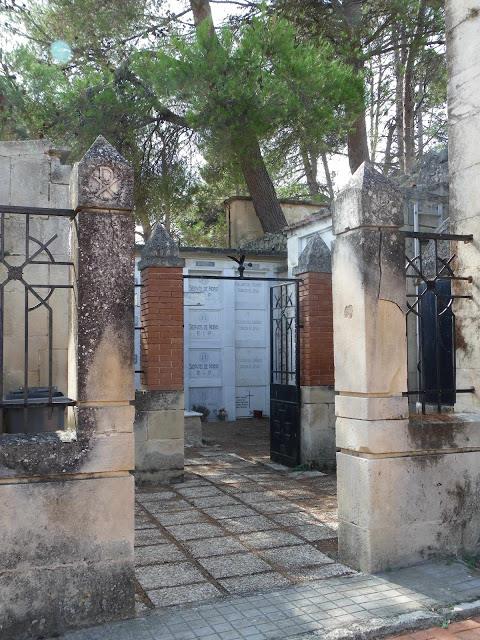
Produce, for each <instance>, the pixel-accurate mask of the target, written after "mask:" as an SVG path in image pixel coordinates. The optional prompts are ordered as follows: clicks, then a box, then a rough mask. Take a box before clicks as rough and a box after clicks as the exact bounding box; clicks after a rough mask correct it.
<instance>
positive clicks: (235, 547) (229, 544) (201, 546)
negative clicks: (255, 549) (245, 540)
mask: <svg viewBox="0 0 480 640" xmlns="http://www.w3.org/2000/svg"><path fill="white" fill-rule="evenodd" d="M185 546H186V547H187V549H188V550H189V551H190V553H191V554H192V556H193V557H194V558H210V557H212V556H223V555H227V554H230V553H239V552H245V551H246V550H247V549H246V548H245V547H244V546H243V545H241V544H240V542H238V540H236V539H235V538H228V537H226V538H210V539H209V540H193V541H191V542H185Z"/></svg>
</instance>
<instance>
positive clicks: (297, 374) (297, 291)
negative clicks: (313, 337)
mask: <svg viewBox="0 0 480 640" xmlns="http://www.w3.org/2000/svg"><path fill="white" fill-rule="evenodd" d="M295 369H296V372H295V383H296V387H297V389H298V393H300V382H301V381H300V283H299V282H297V283H296V286H295ZM298 402H300V396H299V397H298ZM299 434H300V431H299Z"/></svg>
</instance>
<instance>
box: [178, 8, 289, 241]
mask: <svg viewBox="0 0 480 640" xmlns="http://www.w3.org/2000/svg"><path fill="white" fill-rule="evenodd" d="M190 7H191V9H192V13H193V18H194V22H195V26H196V27H199V26H200V25H201V24H202V23H203V22H204V20H208V21H209V23H210V25H211V26H210V27H209V32H210V36H211V37H210V38H209V40H210V43H211V46H212V47H213V46H217V47H219V46H220V43H219V42H218V39H217V37H216V34H215V29H214V26H213V21H212V12H211V9H210V2H209V0H190ZM212 50H213V49H212ZM220 81H223V80H220ZM235 151H236V152H237V153H236V155H237V157H238V161H239V164H240V168H241V170H242V173H243V177H244V179H245V182H246V185H247V188H248V191H249V193H250V197H251V198H252V202H253V206H254V209H255V212H256V214H257V216H258V219H259V220H260V224H261V225H262V229H263V230H264V231H265V232H271V233H275V232H278V231H280V230H281V229H283V228H284V227H286V226H287V220H286V218H285V216H284V214H283V211H282V208H281V206H280V203H279V201H278V198H277V194H276V192H275V187H274V186H273V182H272V180H271V178H270V175H269V173H268V171H267V167H266V166H265V162H264V160H263V156H262V151H261V149H260V144H259V142H258V140H257V138H256V136H254V135H253V134H250V135H249V134H248V132H246V133H245V138H244V140H242V147H241V149H240V150H238V149H237V150H235V149H234V152H235Z"/></svg>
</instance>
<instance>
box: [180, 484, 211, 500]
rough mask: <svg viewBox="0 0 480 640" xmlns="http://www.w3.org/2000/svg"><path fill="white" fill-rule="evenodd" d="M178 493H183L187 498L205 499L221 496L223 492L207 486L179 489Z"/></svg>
mask: <svg viewBox="0 0 480 640" xmlns="http://www.w3.org/2000/svg"><path fill="white" fill-rule="evenodd" d="M177 491H178V493H181V494H182V496H184V497H185V498H205V497H207V496H219V495H221V492H220V491H219V490H218V489H216V488H215V487H213V486H212V485H207V486H204V487H187V488H186V489H182V488H180V489H177Z"/></svg>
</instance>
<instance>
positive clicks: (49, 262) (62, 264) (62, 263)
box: [28, 260, 74, 267]
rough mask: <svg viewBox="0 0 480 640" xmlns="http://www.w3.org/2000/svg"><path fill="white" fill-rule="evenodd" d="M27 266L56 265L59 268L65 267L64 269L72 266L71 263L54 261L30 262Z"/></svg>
mask: <svg viewBox="0 0 480 640" xmlns="http://www.w3.org/2000/svg"><path fill="white" fill-rule="evenodd" d="M28 264H48V265H50V266H52V265H57V264H58V265H60V266H66V267H73V266H74V264H73V262H67V261H62V260H58V261H57V260H55V262H52V261H51V260H30V262H29V263H28Z"/></svg>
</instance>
